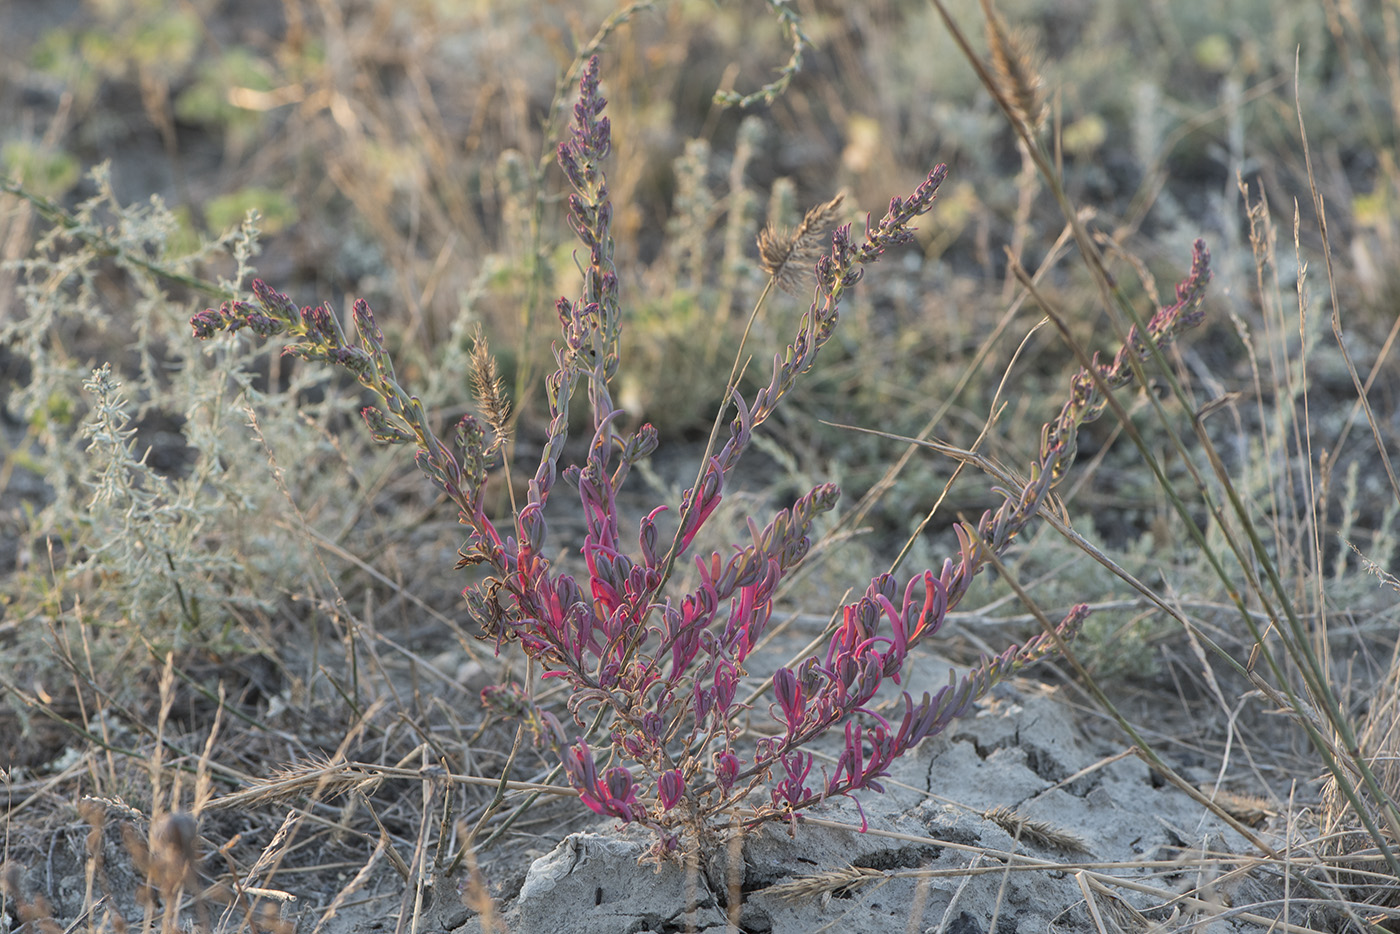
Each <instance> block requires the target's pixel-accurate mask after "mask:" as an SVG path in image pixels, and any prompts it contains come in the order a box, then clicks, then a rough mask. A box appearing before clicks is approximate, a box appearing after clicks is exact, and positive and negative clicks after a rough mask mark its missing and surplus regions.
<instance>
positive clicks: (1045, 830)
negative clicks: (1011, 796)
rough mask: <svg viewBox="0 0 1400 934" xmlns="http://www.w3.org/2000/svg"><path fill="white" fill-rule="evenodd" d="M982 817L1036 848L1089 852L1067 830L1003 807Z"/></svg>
mask: <svg viewBox="0 0 1400 934" xmlns="http://www.w3.org/2000/svg"><path fill="white" fill-rule="evenodd" d="M982 816H983V817H985V818H986V819H987V820H989V821H991V822H992V823H994V824H996V825H997V826H998V827H1000V828H1001V829H1002V830H1005V831H1006V832H1007V833H1009V834H1011V836H1013V837H1015V838H1016V839H1018V840H1029V841H1030V842H1031V843H1034V844H1035V845H1036V846H1040V847H1045V848H1046V849H1051V850H1064V851H1065V852H1067V853H1088V852H1089V845H1088V844H1087V843H1085V842H1084V839H1083V838H1082V837H1080V836H1078V835H1076V834H1073V833H1070V832H1069V831H1068V830H1061V829H1060V828H1059V827H1056V826H1055V825H1054V824H1052V823H1050V822H1049V821H1043V820H1034V819H1032V818H1029V817H1026V816H1025V815H1024V814H1022V813H1021V812H1019V811H1017V810H1015V809H1013V808H1009V807H1006V806H1005V805H1003V806H1001V807H995V808H992V809H991V810H990V811H987V812H986V813H984V814H983V815H982Z"/></svg>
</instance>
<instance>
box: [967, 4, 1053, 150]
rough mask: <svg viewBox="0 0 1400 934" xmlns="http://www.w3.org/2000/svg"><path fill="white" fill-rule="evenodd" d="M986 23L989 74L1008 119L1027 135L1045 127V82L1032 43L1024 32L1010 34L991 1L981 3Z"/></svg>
mask: <svg viewBox="0 0 1400 934" xmlns="http://www.w3.org/2000/svg"><path fill="white" fill-rule="evenodd" d="M982 12H983V14H984V15H985V16H986V19H987V45H988V46H989V47H990V49H991V52H992V74H993V75H994V76H995V78H996V82H997V90H998V91H999V92H1000V93H1001V95H1002V97H1004V98H1005V100H1006V103H1007V105H1008V106H1009V107H1010V109H1011V113H1012V115H1013V116H1014V117H1015V118H1016V119H1017V120H1019V121H1021V123H1023V124H1025V126H1026V129H1027V130H1028V131H1029V132H1031V133H1036V132H1038V131H1039V130H1040V128H1041V127H1042V126H1043V125H1044V123H1045V116H1046V112H1047V108H1046V106H1045V90H1044V85H1045V82H1044V81H1042V80H1041V77H1040V71H1039V70H1038V69H1037V68H1036V66H1035V58H1036V54H1035V40H1034V38H1032V36H1031V33H1030V32H1029V31H1028V30H1026V29H1016V30H1011V29H1008V28H1007V25H1006V20H1004V19H1003V18H1002V16H1001V14H1000V13H999V12H997V10H996V8H995V7H993V6H992V4H991V0H982Z"/></svg>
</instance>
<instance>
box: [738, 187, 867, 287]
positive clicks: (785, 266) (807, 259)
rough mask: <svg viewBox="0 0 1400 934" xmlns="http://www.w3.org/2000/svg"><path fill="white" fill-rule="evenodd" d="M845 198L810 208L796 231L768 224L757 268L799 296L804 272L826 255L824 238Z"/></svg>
mask: <svg viewBox="0 0 1400 934" xmlns="http://www.w3.org/2000/svg"><path fill="white" fill-rule="evenodd" d="M845 197H846V194H845V192H839V193H838V194H837V195H836V197H834V198H832V199H831V200H830V201H827V202H825V203H824V204H819V205H817V206H816V207H814V208H811V209H810V210H808V211H807V214H806V215H805V216H804V217H803V218H802V223H800V224H798V225H797V227H796V228H795V229H793V230H787V229H784V228H778V227H775V226H774V225H772V224H769V225H768V226H766V227H764V228H763V230H762V231H760V232H759V234H758V265H759V267H760V268H761V269H762V270H763V271H764V272H765V273H767V274H768V276H770V277H771V278H772V279H773V281H774V282H775V283H776V284H777V286H778V288H780V289H782V290H783V291H784V292H787V293H789V294H793V295H795V294H797V289H798V286H799V285H800V284H801V277H802V275H803V271H810V270H811V266H812V264H813V263H815V262H816V261H817V258H818V257H819V256H821V255H822V253H823V252H825V242H824V240H825V238H824V237H823V236H822V235H823V233H825V231H826V228H827V227H829V226H831V224H832V222H833V221H835V220H836V218H837V209H838V208H839V207H840V206H841V202H842V201H843V200H844V199H845Z"/></svg>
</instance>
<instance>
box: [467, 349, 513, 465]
mask: <svg viewBox="0 0 1400 934" xmlns="http://www.w3.org/2000/svg"><path fill="white" fill-rule="evenodd" d="M471 378H472V397H473V398H474V399H476V406H477V408H478V409H480V410H481V417H482V418H484V419H486V424H488V425H490V426H491V444H490V445H489V446H488V447H487V448H486V452H485V453H486V454H488V455H489V454H492V453H494V452H495V451H497V450H499V449H500V448H502V447H504V446H505V443H506V440H507V438H508V437H509V436H510V400H509V399H508V398H506V387H505V382H504V381H503V380H502V379H501V371H500V368H499V367H497V366H496V358H495V357H494V356H492V355H491V348H490V346H489V345H488V344H487V343H486V338H485V337H484V336H483V335H482V333H481V325H480V324H479V323H478V324H477V326H476V330H475V331H474V332H473V333H472V357H471Z"/></svg>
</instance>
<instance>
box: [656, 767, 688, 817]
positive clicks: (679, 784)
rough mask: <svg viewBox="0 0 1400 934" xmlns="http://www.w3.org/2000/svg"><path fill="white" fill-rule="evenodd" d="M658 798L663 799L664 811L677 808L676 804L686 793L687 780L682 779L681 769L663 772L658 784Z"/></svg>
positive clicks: (662, 806)
mask: <svg viewBox="0 0 1400 934" xmlns="http://www.w3.org/2000/svg"><path fill="white" fill-rule="evenodd" d="M656 791H657V796H658V797H659V798H660V799H661V808H662V810H665V811H669V810H671V808H673V807H675V806H676V802H677V801H679V800H680V799H681V795H682V794H684V793H685V779H684V778H682V777H681V772H680V769H671V770H670V771H668V772H662V773H661V777H660V778H659V779H657V782H656Z"/></svg>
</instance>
